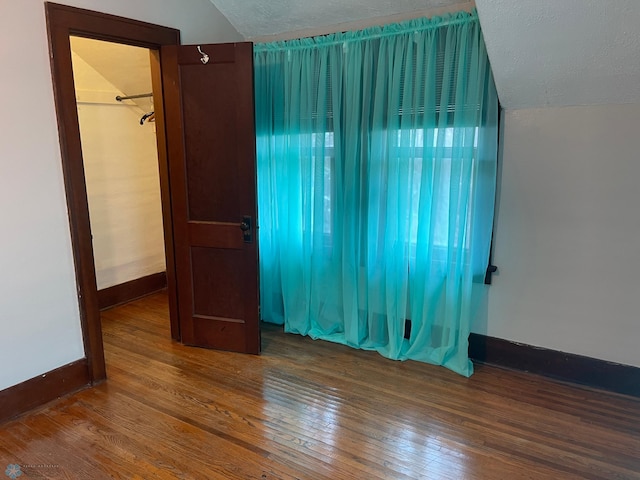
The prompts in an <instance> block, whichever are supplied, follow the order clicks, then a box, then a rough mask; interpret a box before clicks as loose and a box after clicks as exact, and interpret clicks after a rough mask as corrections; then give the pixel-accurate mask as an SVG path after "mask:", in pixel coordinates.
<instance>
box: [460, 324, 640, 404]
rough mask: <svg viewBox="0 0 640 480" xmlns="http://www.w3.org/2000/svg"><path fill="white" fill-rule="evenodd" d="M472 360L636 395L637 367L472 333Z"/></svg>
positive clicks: (639, 377)
mask: <svg viewBox="0 0 640 480" xmlns="http://www.w3.org/2000/svg"><path fill="white" fill-rule="evenodd" d="M469 357H470V358H471V360H473V361H474V362H478V363H485V364H488V365H496V366H499V367H505V368H511V369H514V370H520V371H524V372H530V373H535V374H538V375H542V376H545V377H550V378H555V379H556V380H562V381H564V382H570V383H575V384H579V385H585V386H588V387H593V388H598V389H601V390H607V391H610V392H615V393H622V394H624V395H631V396H634V397H640V368H637V367H632V366H630V365H622V364H619V363H613V362H607V361H604V360H598V359H596V358H590V357H583V356H581V355H574V354H571V353H564V352H559V351H557V350H549V349H546V348H539V347H533V346H531V345H525V344H522V343H516V342H511V341H508V340H503V339H500V338H494V337H488V336H485V335H479V334H476V333H472V334H471V335H469Z"/></svg>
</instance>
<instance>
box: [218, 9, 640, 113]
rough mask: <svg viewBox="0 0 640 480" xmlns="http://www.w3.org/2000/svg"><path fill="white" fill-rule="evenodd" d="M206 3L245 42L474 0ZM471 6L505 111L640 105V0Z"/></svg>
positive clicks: (326, 29)
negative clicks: (229, 24) (231, 26)
mask: <svg viewBox="0 0 640 480" xmlns="http://www.w3.org/2000/svg"><path fill="white" fill-rule="evenodd" d="M211 1H212V3H214V4H215V6H216V7H217V8H218V9H219V10H220V11H221V12H222V13H223V14H224V15H225V16H226V17H227V18H228V19H229V20H230V21H231V23H232V24H233V25H234V27H235V28H236V29H237V30H238V31H239V32H240V33H241V34H242V35H243V36H244V37H245V38H246V39H257V40H265V39H268V38H269V37H273V38H291V37H293V36H307V35H309V34H310V35H317V34H320V33H329V32H332V31H336V30H340V29H341V28H340V27H342V26H344V25H345V24H349V23H352V24H353V25H356V26H357V22H361V23H362V22H364V23H365V24H366V22H367V21H369V22H371V21H372V20H375V19H380V18H385V17H388V18H390V19H391V21H393V20H394V19H396V18H399V17H400V18H401V17H402V16H403V15H404V16H406V17H409V16H411V14H417V13H421V12H424V14H426V15H427V16H430V12H434V13H433V14H434V15H437V14H440V13H441V11H442V10H449V11H451V10H456V9H463V8H464V9H468V8H469V5H470V4H471V5H473V4H474V2H473V1H472V2H469V1H468V0H395V1H394V0H242V1H241V0H211ZM475 6H476V7H477V9H478V15H479V17H480V24H481V25H482V29H483V32H484V37H485V42H486V44H487V50H488V52H489V59H490V60H491V64H492V68H493V72H494V76H495V79H496V86H497V88H498V94H499V96H500V101H501V103H502V105H503V107H505V108H506V109H519V108H530V107H544V106H564V105H593V104H608V103H640V0H475ZM414 16H415V15H414ZM332 26H333V27H336V28H334V29H331V27H332ZM347 26H349V25H347ZM287 33H289V35H287ZM292 33H293V34H292Z"/></svg>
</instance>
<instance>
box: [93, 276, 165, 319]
mask: <svg viewBox="0 0 640 480" xmlns="http://www.w3.org/2000/svg"><path fill="white" fill-rule="evenodd" d="M163 288H167V274H166V272H160V273H153V274H151V275H147V276H146V277H142V278H137V279H135V280H130V281H128V282H125V283H121V284H120V285H114V286H113V287H108V288H103V289H102V290H98V305H99V306H100V310H104V309H106V308H111V307H115V306H116V305H122V304H123V303H127V302H130V301H132V300H136V299H137V298H142V297H144V296H147V295H150V294H152V293H155V292H158V291H160V290H162V289H163Z"/></svg>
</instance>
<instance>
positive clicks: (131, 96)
mask: <svg viewBox="0 0 640 480" xmlns="http://www.w3.org/2000/svg"><path fill="white" fill-rule="evenodd" d="M146 97H153V93H141V94H139V95H129V96H127V97H121V96H120V95H118V96H117V97H116V100H117V101H119V102H121V101H123V100H131V99H133V98H146Z"/></svg>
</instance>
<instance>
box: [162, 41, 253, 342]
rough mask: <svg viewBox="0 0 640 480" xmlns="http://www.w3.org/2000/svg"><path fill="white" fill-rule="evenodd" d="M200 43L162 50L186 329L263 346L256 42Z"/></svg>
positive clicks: (185, 336)
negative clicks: (257, 222)
mask: <svg viewBox="0 0 640 480" xmlns="http://www.w3.org/2000/svg"><path fill="white" fill-rule="evenodd" d="M200 49H201V50H202V52H205V53H206V54H207V55H208V57H209V60H208V61H207V62H206V63H204V62H203V61H201V59H202V58H203V55H202V54H201V53H200V52H199V51H198V47H197V46H188V45H187V46H178V47H176V46H169V47H167V48H163V49H162V51H161V55H162V67H163V91H164V101H165V114H166V119H165V122H166V125H167V127H166V128H167V146H168V148H167V150H168V152H169V179H170V183H171V192H172V196H171V200H172V212H173V219H174V237H175V246H176V247H175V249H176V273H177V283H178V309H179V317H180V330H181V337H182V338H181V339H182V341H183V342H184V343H186V344H188V345H196V346H202V347H210V348H217V349H222V350H231V351H238V352H245V353H259V350H260V329H259V313H258V298H259V292H258V285H259V282H258V248H257V235H256V234H255V231H254V225H250V228H249V230H247V229H248V227H249V223H255V218H256V185H255V178H256V173H255V129H254V104H253V47H252V44H250V43H235V44H221V45H201V46H200ZM246 217H250V218H251V219H253V221H250V222H249V221H245V219H246Z"/></svg>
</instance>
